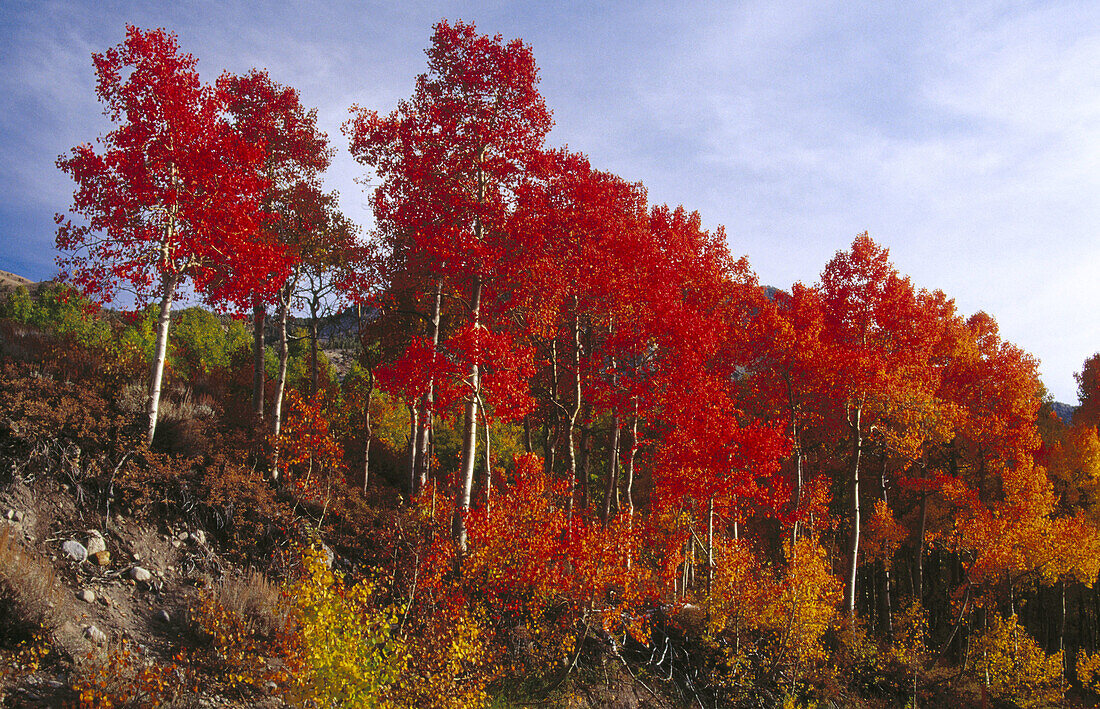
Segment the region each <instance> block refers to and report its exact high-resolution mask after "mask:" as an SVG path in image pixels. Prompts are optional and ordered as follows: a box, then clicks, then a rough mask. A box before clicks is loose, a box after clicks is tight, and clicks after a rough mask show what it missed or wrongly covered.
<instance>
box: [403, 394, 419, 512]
mask: <svg viewBox="0 0 1100 709" xmlns="http://www.w3.org/2000/svg"><path fill="white" fill-rule="evenodd" d="M406 406H407V407H408V409H409V450H408V453H407V454H406V456H407V460H406V464H407V466H408V469H409V499H410V500H412V496H413V495H415V494H416V492H417V487H416V435H417V430H418V426H417V423H418V422H417V419H418V418H419V416H418V415H417V411H416V407H415V406H413V405H412V404H406Z"/></svg>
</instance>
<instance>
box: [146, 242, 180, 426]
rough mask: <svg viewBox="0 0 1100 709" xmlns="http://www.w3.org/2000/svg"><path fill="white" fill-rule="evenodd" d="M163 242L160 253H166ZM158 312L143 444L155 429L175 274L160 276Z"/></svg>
mask: <svg viewBox="0 0 1100 709" xmlns="http://www.w3.org/2000/svg"><path fill="white" fill-rule="evenodd" d="M167 251H168V247H167V244H165V246H164V248H162V253H164V254H165V255H167ZM160 283H161V286H160V288H161V294H160V313H159V316H158V318H157V340H156V348H155V350H154V353H153V365H152V368H151V370H150V372H149V395H148V397H147V398H146V401H145V413H146V415H147V417H148V425H147V427H146V430H145V445H146V446H152V445H153V434H154V433H156V430H157V416H158V414H159V412H160V390H161V384H162V383H163V381H164V360H165V359H167V357H168V326H169V324H170V323H171V318H172V301H173V299H174V297H175V294H176V286H177V285H178V284H179V278H178V277H177V276H176V275H175V274H170V273H165V274H164V276H162V277H161V281H160Z"/></svg>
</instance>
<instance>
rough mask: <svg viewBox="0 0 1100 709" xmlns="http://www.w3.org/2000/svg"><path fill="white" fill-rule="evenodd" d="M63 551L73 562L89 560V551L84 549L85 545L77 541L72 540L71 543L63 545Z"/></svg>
mask: <svg viewBox="0 0 1100 709" xmlns="http://www.w3.org/2000/svg"><path fill="white" fill-rule="evenodd" d="M61 551H63V552H65V553H66V554H68V555H69V558H70V559H72V560H73V561H84V560H85V559H87V558H88V550H87V549H86V548H85V547H84V545H83V544H81V543H80V542H78V541H76V540H75V539H70V540H69V541H67V542H65V543H64V544H62V545H61Z"/></svg>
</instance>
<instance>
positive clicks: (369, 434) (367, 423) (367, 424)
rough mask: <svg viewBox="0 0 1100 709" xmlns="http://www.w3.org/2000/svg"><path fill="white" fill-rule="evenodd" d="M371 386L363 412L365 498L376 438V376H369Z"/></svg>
mask: <svg viewBox="0 0 1100 709" xmlns="http://www.w3.org/2000/svg"><path fill="white" fill-rule="evenodd" d="M368 376H369V377H370V384H369V385H368V386H367V403H366V404H365V405H364V411H363V427H364V428H365V429H366V431H364V433H366V441H364V442H363V496H364V497H366V495H367V481H368V480H369V479H370V444H371V440H372V439H373V438H374V427H373V425H372V424H371V420H370V402H371V399H372V398H374V374H370V375H368Z"/></svg>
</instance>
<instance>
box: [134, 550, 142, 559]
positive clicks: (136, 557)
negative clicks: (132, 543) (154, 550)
mask: <svg viewBox="0 0 1100 709" xmlns="http://www.w3.org/2000/svg"><path fill="white" fill-rule="evenodd" d="M133 558H134V561H141V554H138V553H137V552H134V554H133Z"/></svg>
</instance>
